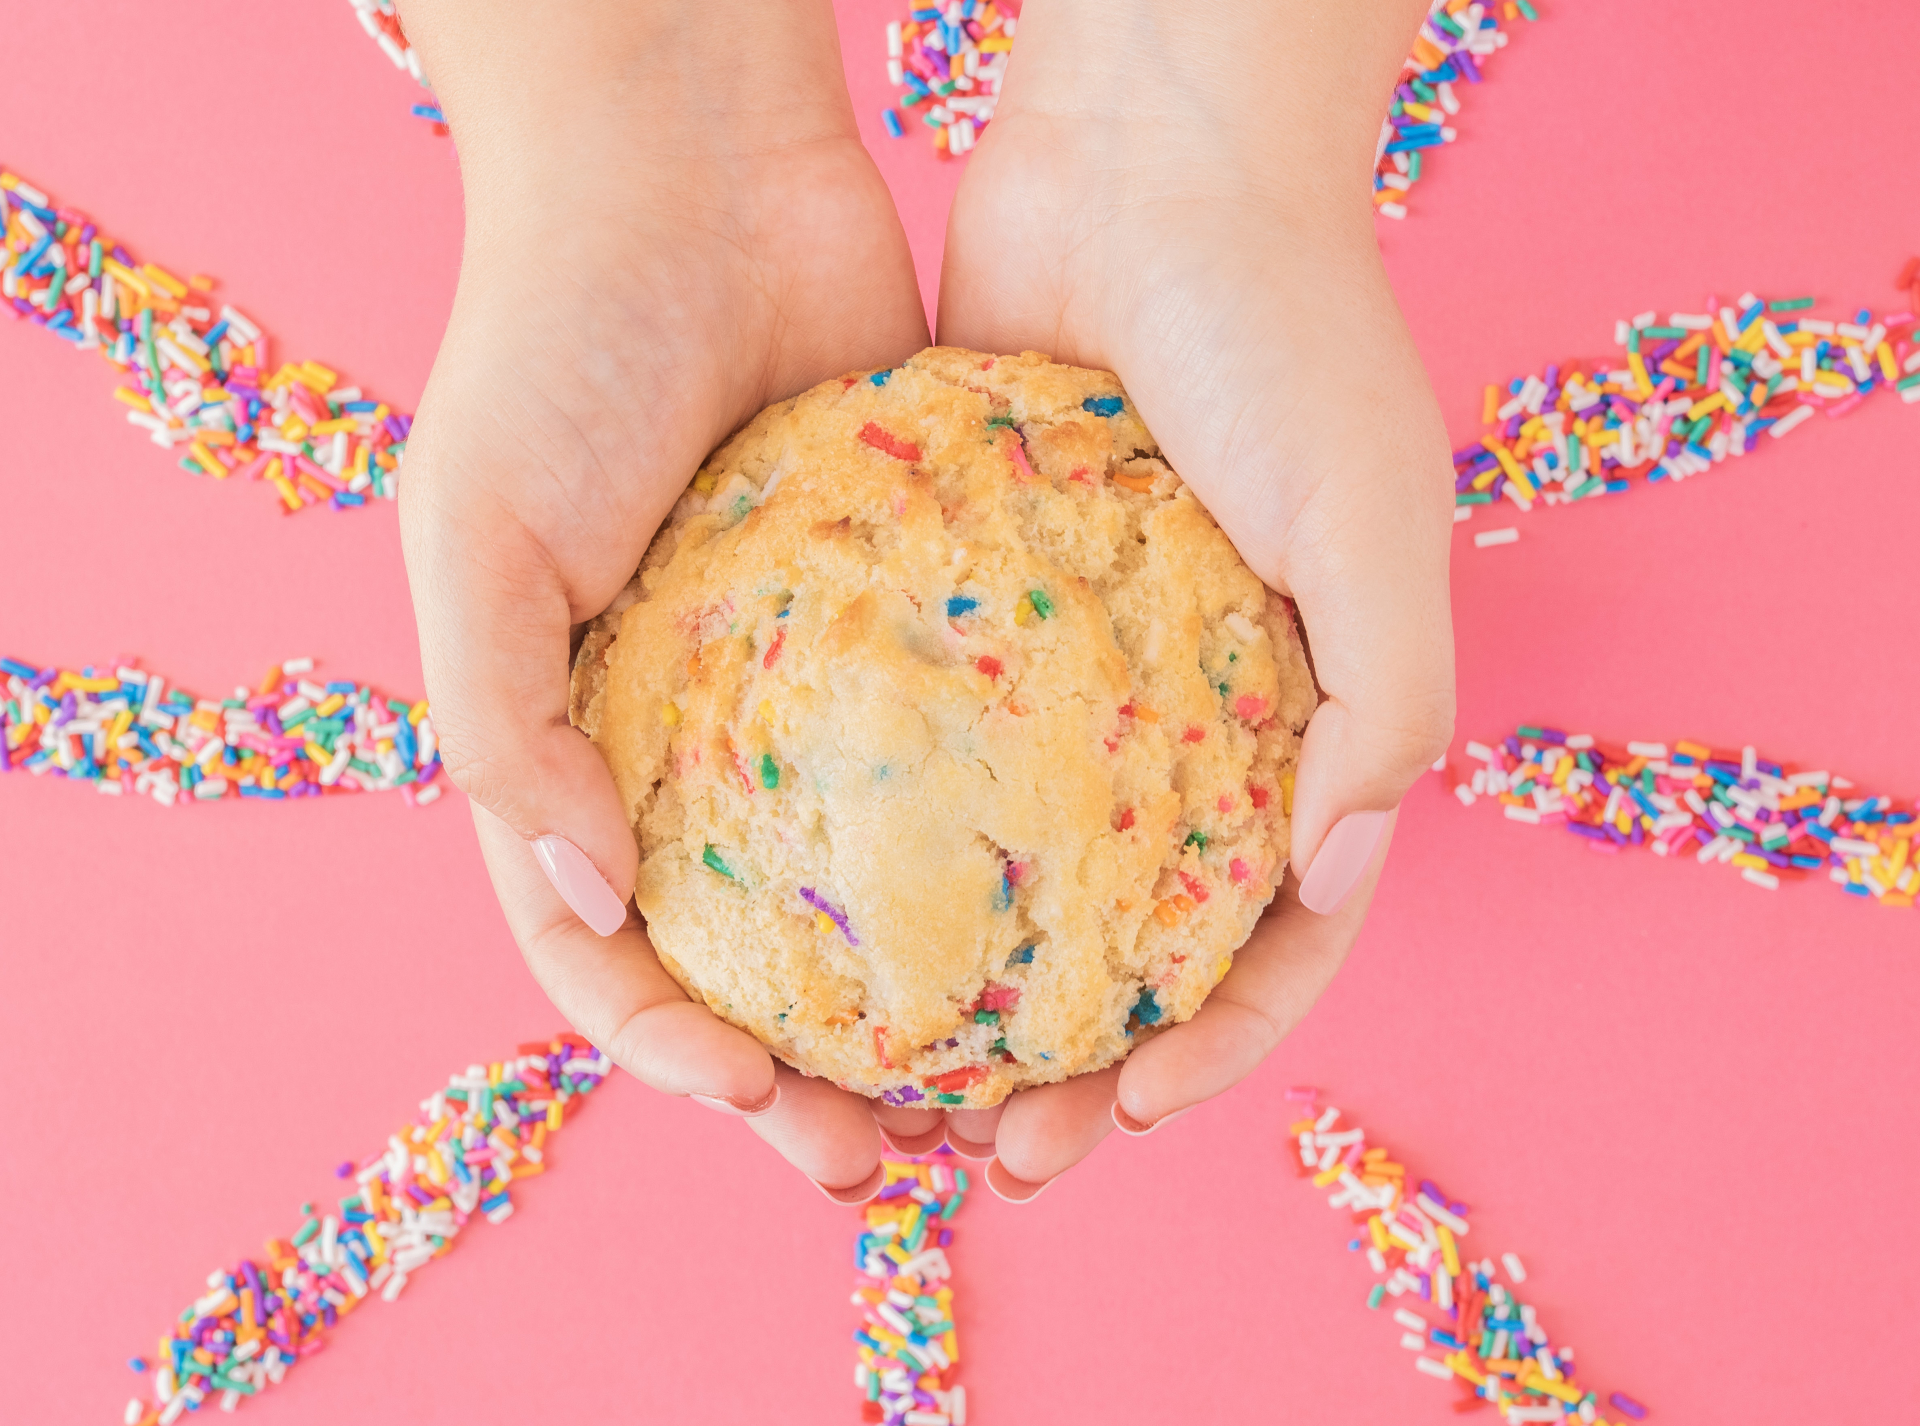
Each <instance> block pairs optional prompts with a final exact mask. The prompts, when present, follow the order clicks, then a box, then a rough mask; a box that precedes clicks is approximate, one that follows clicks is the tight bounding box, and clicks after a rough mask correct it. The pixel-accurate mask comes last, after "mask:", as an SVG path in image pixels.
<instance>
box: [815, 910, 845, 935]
mask: <svg viewBox="0 0 1920 1426" xmlns="http://www.w3.org/2000/svg"><path fill="white" fill-rule="evenodd" d="M813 924H814V925H815V926H817V927H818V928H819V929H820V930H822V931H825V932H828V933H829V934H831V933H832V932H834V931H837V930H838V929H839V927H837V926H835V925H834V924H833V917H831V916H829V915H827V913H826V912H824V911H816V912H814V913H813Z"/></svg>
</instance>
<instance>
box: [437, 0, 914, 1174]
mask: <svg viewBox="0 0 1920 1426" xmlns="http://www.w3.org/2000/svg"><path fill="white" fill-rule="evenodd" d="M406 19H407V24H408V29H409V36H410V38H411V39H412V40H413V41H414V43H415V44H416V46H417V47H418V48H419V50H420V52H421V54H422V57H423V59H424V62H425V65H426V68H427V71H428V73H429V75H430V76H431V77H432V79H433V81H434V84H435V90H436V93H437V95H438V97H439V99H440V102H441V104H442V106H443V108H444V111H445V113H446V115H447V117H448V120H449V123H450V125H451V127H452V131H453V136H454V140H455V142H456V143H457V144H458V146H459V155H460V163H461V174H462V179H463V182H464V185H465V191H466V203H467V235H466V250H465V253H464V256H463V259H462V264H461V272H460V284H459V289H458V293H457V295H456V297H455V301H454V308H453V313H452V316H451V318H450V320H449V322H448V326H447V333H446V337H445V340H444V342H443V344H442V346H441V349H440V353H439V356H438V358H437V360H436V361H435V363H434V369H433V374H432V378H431V379H430V381H429V382H428V385H427V391H426V394H425V396H424V398H423V399H422V401H421V406H420V414H419V419H418V421H417V422H416V424H415V426H414V428H413V435H412V440H411V442H410V445H409V451H408V456H407V462H406V474H405V478H404V479H403V480H402V482H401V497H400V507H401V508H400V517H401V534H402V539H403V543H404V547H405V552H406V560H407V573H408V577H409V580H410V582H411V585H412V590H413V597H414V605H415V610H416V613H417V616H418V620H419V625H420V641H421V656H422V660H423V662H424V665H425V670H426V681H427V688H428V692H429V694H430V696H431V698H432V700H433V714H434V724H435V727H436V728H437V729H438V730H439V734H440V741H441V747H442V749H443V755H444V757H445V759H446V765H447V771H448V773H449V775H450V776H451V777H452V779H453V780H454V782H455V783H457V784H458V785H459V786H460V787H461V788H462V789H463V790H464V791H465V792H466V793H467V794H468V795H469V797H470V798H471V799H472V802H473V808H474V818H475V821H476V824H477V826H478V830H479V836H480V843H481V847H482V850H483V852H484V853H485V856H486V860H487V867H488V871H489V873H490V874H491V876H492V878H493V882H494V887H495V890H496V891H497V892H498V894H499V896H500V900H501V905H502V907H503V908H504V910H505V912H506V915H507V921H508V924H509V926H510V927H511V928H512V931H513V934H514V937H515V939H516V940H517V941H518V942H519V944H520V947H521V950H522V952H523V953H524V954H525V956H526V960H527V964H528V966H529V967H530V968H531V969H532V971H533V974H534V976H535V978H536V979H537V980H538V981H539V982H540V984H541V986H542V987H543V988H544V989H545V990H546V992H547V993H548V994H549V995H550V996H551V997H552V998H553V1001H554V1003H555V1005H557V1006H558V1007H559V1008H560V1010H561V1012H562V1013H563V1014H565V1015H566V1017H567V1018H568V1019H569V1020H570V1021H571V1022H572V1023H573V1024H574V1025H575V1026H576V1027H577V1028H578V1029H579V1030H580V1031H581V1032H582V1033H583V1034H585V1035H587V1036H588V1037H589V1038H590V1039H592V1040H593V1042H594V1043H595V1044H597V1045H599V1046H600V1047H601V1048H603V1049H605V1050H606V1051H607V1053H608V1054H609V1055H611V1056H612V1057H613V1059H614V1060H615V1062H616V1063H618V1064H620V1065H621V1066H623V1067H624V1068H626V1069H627V1070H629V1071H630V1072H632V1073H633V1074H634V1075H636V1076H637V1077H638V1078H640V1079H642V1080H644V1081H646V1082H647V1083H648V1084H650V1085H652V1086H654V1087H655V1088H657V1089H661V1090H664V1091H666V1092H668V1093H671V1094H679V1095H692V1096H694V1097H697V1098H699V1099H701V1100H702V1102H704V1103H707V1104H709V1105H711V1106H712V1107H714V1108H717V1109H722V1110H725V1111H726V1112H731V1113H737V1114H742V1115H746V1116H749V1117H750V1119H751V1123H752V1127H753V1128H754V1130H755V1131H756V1132H757V1133H759V1134H760V1135H761V1137H763V1138H764V1139H766V1140H768V1141H769V1142H770V1143H772V1144H773V1145H774V1146H775V1147H776V1148H777V1149H779V1150H780V1152H781V1153H783V1154H784V1155H786V1157H787V1158H788V1159H790V1160H791V1161H792V1162H793V1163H794V1164H795V1165H796V1166H797V1167H799V1168H800V1170H801V1171H802V1172H803V1173H805V1174H807V1175H808V1176H809V1177H810V1178H812V1179H813V1180H814V1181H815V1182H816V1183H817V1184H820V1185H821V1186H822V1188H823V1189H824V1190H828V1191H829V1196H833V1193H832V1190H836V1189H837V1190H841V1191H842V1192H841V1195H840V1196H842V1197H843V1198H846V1199H848V1200H850V1201H855V1200H857V1199H858V1198H860V1197H861V1196H864V1195H865V1194H867V1193H868V1192H870V1191H872V1190H873V1189H875V1188H877V1186H878V1182H877V1181H878V1178H879V1168H878V1164H879V1157H880V1140H879V1137H878V1134H877V1132H876V1129H875V1124H874V1119H873V1115H872V1113H871V1112H870V1111H869V1109H868V1107H867V1103H866V1101H865V1100H863V1099H860V1098H858V1097H856V1096H853V1095H850V1094H846V1093H844V1092H842V1091H840V1090H836V1089H834V1088H833V1087H832V1086H831V1085H829V1084H826V1083H825V1082H823V1081H820V1080H814V1079H804V1078H803V1077H801V1076H800V1075H798V1074H796V1073H794V1072H793V1071H791V1070H788V1069H786V1068H785V1067H784V1066H780V1067H776V1066H775V1064H774V1062H773V1059H772V1057H771V1056H770V1055H769V1054H768V1053H767V1051H766V1050H765V1049H764V1048H763V1047H762V1046H761V1045H760V1044H759V1043H758V1042H757V1041H755V1040H754V1039H753V1038H752V1037H751V1036H749V1035H747V1034H746V1033H745V1032H744V1031H741V1030H738V1029H735V1028H734V1027H732V1026H729V1025H727V1024H726V1023H724V1022H723V1021H721V1020H720V1019H718V1018H717V1017H715V1016H714V1015H713V1014H712V1013H710V1012H709V1011H708V1010H707V1008H706V1007H705V1006H703V1005H699V1004H697V1003H695V1002H693V1001H690V1000H689V999H688V998H687V997H686V996H685V995H684V994H683V993H682V991H681V990H680V987H679V986H678V985H677V984H676V983H675V982H674V981H673V979H672V978H671V977H670V976H669V975H668V974H667V972H666V971H665V970H664V969H663V968H662V967H661V965H660V963H659V961H658V959H657V958H656V957H655V955H654V953H653V950H652V948H651V946H650V945H649V944H648V941H647V938H646V933H645V931H644V929H643V928H642V926H641V924H640V921H639V918H638V917H637V916H635V915H634V914H633V913H632V912H631V910H630V909H629V907H628V905H627V903H628V901H629V898H630V897H631V896H632V892H633V886H634V879H635V873H636V865H637V852H636V849H635V845H634V839H633V835H632V832H631V831H630V830H629V828H628V825H627V820H626V816H625V814H624V811H623V809H622V807H621V804H620V801H619V799H618V797H617V795H616V793H615V791H614V786H613V781H612V779H611V777H610V776H609V774H608V772H607V770H606V767H605V765H604V764H603V763H602V762H601V760H600V755H599V754H598V753H597V752H596V751H595V750H594V749H593V747H592V746H591V745H590V744H589V743H588V742H587V740H586V739H585V738H584V737H583V736H581V735H580V734H579V733H578V732H576V731H575V730H574V729H573V728H571V727H570V726H569V725H568V718H567V703H568V676H569V662H570V639H569V636H570V631H571V630H572V629H573V628H575V627H576V626H578V625H580V624H581V623H582V622H584V621H585V620H587V619H588V618H591V617H592V616H593V615H595V614H597V613H599V612H600V611H601V610H603V609H605V608H606V607H607V606H608V604H610V603H611V602H612V600H613V598H614V596H615V595H616V594H617V593H618V592H619V591H620V589H621V588H622V586H623V585H624V584H625V583H626V582H627V580H628V579H629V578H630V577H631V575H632V574H633V571H634V569H635V568H636V566H637V565H638V564H639V561H640V556H641V554H642V552H643V551H644V550H645V549H646V546H647V543H648V541H649V540H650V539H651V537H652V535H653V532H654V530H655V527H656V526H657V525H658V524H659V522H660V520H661V518H662V517H663V516H664V515H665V513H666V512H667V510H668V509H669V508H670V507H671V506H672V504H673V502H674V500H675V499H676V498H677V497H678V496H679V494H680V492H681V491H682V490H683V489H684V488H685V486H686V484H687V482H688V480H690V479H691V478H692V476H693V473H694V471H695V470H696V469H697V467H698V466H699V464H700V462H701V460H702V459H703V458H704V457H705V456H706V454H707V453H708V451H709V450H711V449H712V448H713V447H714V446H716V445H718V444H719V443H720V441H721V440H722V438H724V437H725V436H726V435H727V433H728V432H730V431H732V430H733V429H734V428H735V427H737V426H739V425H740V424H741V423H743V422H744V421H745V420H747V419H748V418H749V417H750V416H752V415H753V414H754V413H755V412H756V411H758V410H759V409H760V408H761V407H763V406H764V405H766V404H768V403H769V402H771V401H773V400H775V399H777V398H779V397H781V396H783V395H787V394H790V393H794V392H798V391H800V390H803V389H805V388H806V387H808V386H811V385H813V384H814V383H815V382H817V381H820V380H823V379H826V378H828V377H831V376H835V375H838V374H840V373H841V372H844V371H849V370H853V369H856V368H860V367H866V366H887V365H891V364H893V363H895V362H897V361H899V360H901V359H904V358H905V357H907V356H908V355H910V354H911V353H913V352H915V351H917V350H919V349H920V348H921V347H923V346H925V345H926V341H927V336H926V322H925V318H924V315H923V312H922V308H921V303H920V297H919V293H918V290H917V288H916V286H915V282H914V275H913V266H912V260H911V257H910V256H909V253H908V250H907V245H906V241H905V236H904V234H903V233H902V232H901V229H900V223H899V219H898V217H897V216H896V215H895V213H894V210H893V206H892V203H891V200H890V199H889V196H888V194H887V191H886V188H885V186H884V185H883V183H882V182H881V180H880V177H879V174H878V173H877V172H876V171H875V169H874V167H873V165H872V162H871V160H870V159H869V158H868V157H867V155H866V153H865V152H864V150H863V149H862V148H861V146H860V141H859V138H858V136H857V133H856V130H855V127H854V121H853V115H852V112H851V109H850V107H849V105H848V102H847V98H846V93H845V88H844V84H843V81H842V71H841V66H840V57H839V52H838V44H837V40H836V37H835V32H834V26H833V18H832V13H831V10H830V8H829V6H828V5H827V4H826V3H825V0H806V2H805V3H797V4H793V5H784V6H774V7H771V8H769V7H766V6H763V5H749V4H746V3H744V0H710V3H707V4H704V5H701V6H680V5H673V4H667V3H622V0H580V3H576V4H573V5H569V6H559V7H555V6H533V7H529V6H526V5H524V4H522V3H520V0H460V3H457V4H456V3H454V0H408V4H407V9H406ZM543 870H544V872H545V874H544V875H543V874H542V872H543Z"/></svg>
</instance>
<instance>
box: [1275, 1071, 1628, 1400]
mask: <svg viewBox="0 0 1920 1426" xmlns="http://www.w3.org/2000/svg"><path fill="white" fill-rule="evenodd" d="M1318 1098H1319V1093H1318V1091H1317V1090H1313V1089H1289V1090H1288V1091H1287V1099H1288V1100H1289V1101H1291V1102H1292V1103H1294V1104H1295V1105H1297V1106H1298V1113H1299V1114H1300V1115H1301V1117H1300V1118H1299V1119H1298V1120H1296V1121H1295V1122H1294V1123H1293V1124H1292V1125H1291V1126H1290V1127H1289V1128H1288V1131H1287V1132H1288V1133H1289V1134H1291V1135H1292V1136H1293V1138H1294V1140H1295V1143H1296V1146H1297V1152H1296V1154H1295V1163H1294V1169H1295V1172H1296V1173H1297V1174H1298V1175H1299V1176H1300V1177H1301V1178H1309V1179H1311V1180H1312V1181H1313V1186H1314V1187H1315V1188H1321V1189H1331V1190H1332V1192H1331V1193H1330V1194H1329V1195H1328V1198H1327V1203H1328V1206H1330V1207H1332V1208H1335V1209H1343V1210H1345V1211H1346V1212H1348V1213H1350V1214H1352V1215H1353V1222H1354V1223H1355V1224H1356V1225H1359V1228H1360V1230H1361V1231H1359V1232H1358V1234H1357V1235H1356V1236H1355V1237H1354V1238H1353V1239H1352V1241H1350V1242H1349V1243H1348V1244H1347V1247H1348V1248H1349V1249H1350V1250H1352V1251H1353V1252H1356V1253H1357V1252H1361V1251H1362V1250H1364V1251H1365V1253H1366V1260H1367V1265H1368V1266H1369V1267H1370V1268H1372V1269H1373V1274H1374V1277H1375V1279H1376V1280H1375V1282H1374V1285H1373V1289H1372V1291H1371V1292H1369V1293H1368V1294H1367V1306H1368V1307H1369V1308H1372V1309H1373V1310H1375V1311H1378V1310H1379V1309H1380V1308H1381V1306H1382V1305H1383V1304H1384V1303H1385V1302H1386V1300H1387V1299H1388V1298H1393V1299H1394V1300H1395V1301H1396V1303H1397V1304H1398V1305H1396V1306H1395V1307H1394V1308H1393V1309H1392V1310H1391V1317H1392V1320H1393V1324H1394V1327H1395V1329H1396V1330H1397V1331H1399V1333H1400V1338H1399V1341H1400V1345H1401V1346H1402V1347H1404V1348H1405V1349H1406V1350H1408V1351H1409V1352H1413V1353H1416V1354H1417V1355H1415V1356H1414V1358H1413V1365H1414V1368H1415V1370H1417V1371H1419V1372H1422V1373H1424V1374H1425V1375H1427V1376H1431V1377H1435V1378H1437V1379H1439V1380H1441V1381H1453V1382H1456V1383H1458V1385H1459V1387H1460V1389H1461V1393H1462V1395H1461V1399H1460V1400H1459V1401H1458V1402H1456V1403H1455V1405H1454V1409H1455V1410H1456V1411H1469V1410H1473V1409H1475V1408H1477V1407H1479V1406H1480V1405H1481V1404H1483V1403H1491V1404H1492V1405H1493V1406H1495V1407H1496V1408H1497V1409H1498V1411H1499V1414H1500V1415H1501V1417H1502V1418H1504V1419H1505V1420H1506V1421H1508V1422H1512V1423H1516V1426H1517V1423H1520V1422H1531V1421H1561V1420H1567V1421H1578V1422H1582V1423H1587V1426H1618V1423H1615V1422H1612V1421H1610V1420H1609V1418H1608V1417H1607V1416H1605V1415H1603V1414H1602V1410H1601V1404H1600V1398H1599V1395H1598V1393H1597V1392H1595V1391H1592V1390H1589V1389H1588V1388H1585V1387H1583V1386H1581V1385H1580V1384H1579V1380H1578V1374H1577V1372H1576V1369H1575V1366H1574V1360H1573V1348H1572V1347H1560V1348H1555V1347H1554V1346H1553V1345H1552V1343H1551V1341H1550V1340H1549V1339H1548V1337H1547V1333H1546V1329H1545V1328H1544V1327H1543V1326H1542V1325H1541V1322H1540V1319H1539V1314H1538V1313H1536V1312H1535V1311H1534V1309H1533V1308H1532V1307H1531V1306H1530V1305H1528V1304H1527V1303H1524V1302H1522V1301H1520V1299H1519V1298H1517V1297H1516V1296H1515V1295H1514V1293H1513V1288H1514V1287H1517V1286H1519V1284H1521V1283H1522V1282H1524V1281H1526V1279H1527V1276H1528V1274H1527V1272H1526V1270H1525V1268H1524V1266H1523V1265H1522V1264H1521V1262H1520V1259H1519V1258H1518V1257H1517V1256H1516V1255H1514V1254H1513V1253H1505V1254H1502V1255H1501V1259H1500V1267H1498V1268H1497V1267H1496V1266H1495V1263H1494V1260H1493V1258H1492V1256H1491V1255H1489V1256H1488V1257H1485V1258H1482V1259H1480V1260H1479V1261H1477V1262H1471V1261H1468V1260H1467V1259H1466V1257H1465V1255H1464V1253H1463V1252H1462V1251H1461V1246H1460V1245H1461V1243H1462V1242H1463V1241H1464V1240H1465V1239H1466V1237H1467V1236H1468V1233H1469V1231H1470V1225H1469V1223H1468V1221H1467V1220H1468V1214H1469V1209H1468V1207H1467V1205H1466V1204H1464V1203H1460V1202H1457V1201H1455V1200H1453V1199H1450V1198H1448V1196H1447V1195H1446V1194H1445V1193H1443V1192H1441V1190H1440V1187H1439V1185H1438V1184H1436V1183H1434V1182H1433V1181H1432V1180H1431V1179H1420V1180H1418V1181H1417V1185H1415V1184H1414V1183H1413V1182H1412V1181H1413V1174H1412V1171H1411V1170H1410V1169H1408V1168H1407V1166H1406V1165H1404V1164H1401V1163H1396V1162H1394V1161H1393V1159H1392V1156H1391V1155H1390V1154H1389V1153H1388V1151H1387V1150H1386V1149H1384V1148H1378V1147H1369V1146H1368V1144H1367V1135H1366V1131H1365V1130H1363V1129H1361V1128H1360V1127H1359V1126H1357V1125H1351V1124H1349V1125H1348V1126H1347V1127H1345V1128H1341V1127H1338V1126H1339V1125H1340V1122H1341V1115H1340V1111H1339V1110H1338V1109H1335V1108H1333V1107H1332V1106H1331V1105H1328V1106H1326V1107H1325V1108H1322V1107H1321V1106H1320V1105H1319V1103H1318ZM1501 1268H1504V1269H1505V1272H1506V1277H1507V1282H1506V1283H1502V1282H1500V1281H1499V1280H1498V1279H1499V1275H1500V1269H1501ZM1509 1284H1510V1285H1509ZM1608 1401H1609V1403H1610V1404H1611V1405H1613V1406H1614V1407H1615V1408H1616V1409H1617V1410H1619V1411H1621V1412H1623V1413H1625V1414H1626V1415H1627V1416H1631V1417H1633V1418H1634V1419H1635V1420H1638V1419H1640V1418H1642V1417H1644V1416H1645V1415H1646V1414H1647V1413H1646V1408H1645V1407H1643V1406H1641V1405H1640V1404H1639V1403H1638V1402H1637V1401H1633V1399H1632V1398H1631V1397H1626V1396H1624V1395H1623V1394H1622V1393H1620V1392H1614V1393H1613V1394H1612V1395H1611V1396H1610V1397H1609V1398H1608Z"/></svg>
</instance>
